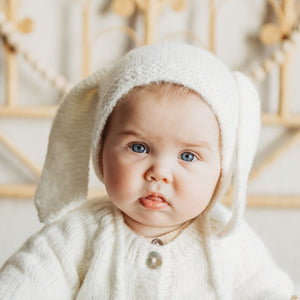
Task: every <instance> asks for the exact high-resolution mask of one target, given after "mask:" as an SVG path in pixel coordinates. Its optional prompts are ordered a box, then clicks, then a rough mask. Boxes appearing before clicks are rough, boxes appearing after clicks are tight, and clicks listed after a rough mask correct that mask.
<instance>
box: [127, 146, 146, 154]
mask: <svg viewBox="0 0 300 300" xmlns="http://www.w3.org/2000/svg"><path fill="white" fill-rule="evenodd" d="M129 148H130V149H131V150H132V151H133V152H136V153H147V148H146V146H145V145H143V144H132V145H130V146H129Z"/></svg>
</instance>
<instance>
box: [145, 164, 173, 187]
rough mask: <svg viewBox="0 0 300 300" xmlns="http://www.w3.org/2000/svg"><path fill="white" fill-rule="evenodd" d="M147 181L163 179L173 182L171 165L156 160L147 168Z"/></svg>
mask: <svg viewBox="0 0 300 300" xmlns="http://www.w3.org/2000/svg"><path fill="white" fill-rule="evenodd" d="M145 179H146V180H147V181H149V182H150V181H157V182H158V181H163V182H164V183H171V182H172V179H173V175H172V170H171V166H170V164H169V163H167V162H164V163H162V162H160V161H155V162H154V163H153V164H151V166H150V167H149V168H148V169H147V171H146V173H145Z"/></svg>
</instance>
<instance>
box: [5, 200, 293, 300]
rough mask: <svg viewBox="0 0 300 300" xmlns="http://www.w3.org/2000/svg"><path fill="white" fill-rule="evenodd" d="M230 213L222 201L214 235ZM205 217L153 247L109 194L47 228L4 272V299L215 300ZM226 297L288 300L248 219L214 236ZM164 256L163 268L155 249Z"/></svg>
mask: <svg viewBox="0 0 300 300" xmlns="http://www.w3.org/2000/svg"><path fill="white" fill-rule="evenodd" d="M229 217H230V214H229V213H228V211H227V210H226V209H225V208H224V207H222V206H221V205H217V206H216V207H215V208H214V209H213V210H212V213H211V219H210V220H211V224H210V225H211V230H212V233H214V232H218V230H219V228H220V227H222V226H223V225H224V224H225V223H226V222H227V220H228V218H229ZM202 221H203V220H202V218H201V216H200V217H198V218H197V219H196V220H195V221H194V222H193V223H192V224H191V225H189V226H188V227H187V228H185V229H184V230H183V231H182V232H181V234H180V235H179V236H178V237H177V238H176V239H175V240H174V241H172V242H170V243H168V244H166V245H163V246H160V245H154V244H151V243H149V242H147V241H145V240H144V239H142V238H141V237H139V236H137V235H136V234H135V233H134V232H133V231H131V230H130V229H129V227H127V225H125V223H124V221H123V218H122V215H121V213H120V212H119V211H118V210H117V209H116V208H115V207H114V206H113V205H112V203H111V202H110V201H109V199H106V198H104V199H102V200H99V199H97V200H95V201H91V202H87V203H86V204H85V205H84V206H82V207H80V208H78V209H75V210H73V211H72V212H70V213H69V214H68V215H66V216H65V217H63V218H61V219H60V220H59V221H57V222H55V223H53V224H49V225H46V226H45V228H44V229H42V231H41V232H39V233H37V234H36V235H35V236H33V237H32V238H31V239H30V240H28V241H27V242H26V244H25V245H24V246H23V247H22V248H21V250H20V251H18V252H17V253H16V254H15V255H14V256H13V257H11V258H10V260H9V261H8V262H7V263H6V264H5V265H4V266H3V268H2V269H1V270H0V299H1V300H21V299H22V300H40V299H44V300H54V299H55V300H68V299H77V300H92V299H103V300H105V299H115V300H122V299H124V300H128V299H130V300H135V299H136V300H140V299H156V300H163V299H172V300H177V299H178V300H182V299H203V300H212V299H216V298H215V293H214V287H213V286H212V285H211V282H212V281H211V277H210V271H209V268H210V266H209V264H208V259H207V252H206V250H205V249H206V248H207V247H206V242H207V239H206V237H205V235H204V232H203V224H202ZM213 244H214V247H215V249H217V250H216V252H215V256H214V259H215V260H216V261H217V265H218V274H219V277H220V280H221V282H222V285H223V289H222V294H221V295H220V298H219V299H222V300H241V299H243V300H250V299H251V300H288V299H290V296H291V295H292V285H291V282H290V280H289V278H288V277H287V276H286V275H285V274H284V273H283V272H282V271H280V270H279V269H278V268H277V267H276V266H275V265H274V263H273V261H272V260H271V258H270V255H269V253H268V252H267V250H266V249H265V247H264V246H263V244H262V242H261V241H260V240H259V238H258V237H257V236H256V235H255V234H254V233H253V232H252V231H251V229H250V228H249V227H248V226H247V224H245V223H244V222H243V223H241V224H240V228H239V229H238V230H237V231H236V232H235V233H233V234H231V235H230V237H227V238H226V239H220V238H216V239H214V240H213ZM152 251H155V252H157V253H159V254H160V255H161V258H162V264H161V266H160V267H159V268H157V269H150V268H149V267H148V266H147V263H146V262H147V258H148V256H149V253H150V252H152Z"/></svg>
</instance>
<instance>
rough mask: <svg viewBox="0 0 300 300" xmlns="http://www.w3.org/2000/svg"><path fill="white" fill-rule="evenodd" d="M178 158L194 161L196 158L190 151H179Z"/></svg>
mask: <svg viewBox="0 0 300 300" xmlns="http://www.w3.org/2000/svg"><path fill="white" fill-rule="evenodd" d="M180 158H181V159H182V160H184V161H187V162H190V161H195V160H196V159H197V157H196V155H194V154H193V153H190V152H183V153H181V154H180Z"/></svg>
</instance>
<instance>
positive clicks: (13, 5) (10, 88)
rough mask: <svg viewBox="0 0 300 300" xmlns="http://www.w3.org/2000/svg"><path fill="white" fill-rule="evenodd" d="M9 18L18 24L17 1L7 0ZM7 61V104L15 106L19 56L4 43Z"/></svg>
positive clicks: (15, 24) (14, 23)
mask: <svg viewBox="0 0 300 300" xmlns="http://www.w3.org/2000/svg"><path fill="white" fill-rule="evenodd" d="M7 9H8V11H7V14H8V15H7V18H8V20H9V21H10V22H11V24H13V25H14V26H15V27H16V26H17V22H18V21H17V1H16V0H8V1H7ZM4 52H5V62H6V72H5V73H6V99H7V102H6V105H7V106H9V107H13V106H14V105H16V103H17V97H18V66H17V57H16V54H15V51H14V49H12V48H10V47H9V45H8V44H7V43H6V42H5V43H4Z"/></svg>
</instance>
